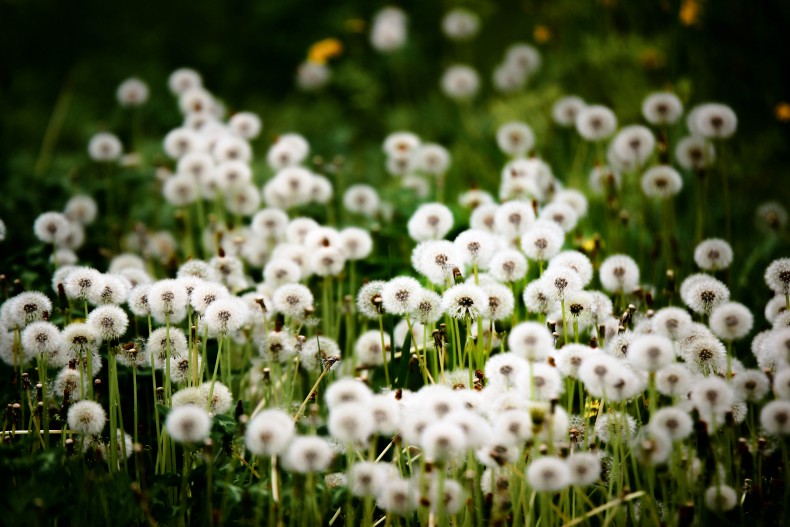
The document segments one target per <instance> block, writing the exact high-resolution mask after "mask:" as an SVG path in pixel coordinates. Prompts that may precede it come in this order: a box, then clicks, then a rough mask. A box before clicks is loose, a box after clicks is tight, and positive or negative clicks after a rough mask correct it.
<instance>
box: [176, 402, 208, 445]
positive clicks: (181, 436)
mask: <svg viewBox="0 0 790 527" xmlns="http://www.w3.org/2000/svg"><path fill="white" fill-rule="evenodd" d="M165 428H166V429H167V433H168V434H169V435H170V437H172V438H173V440H174V441H176V442H177V443H188V444H198V443H200V442H202V441H203V440H205V439H206V438H207V437H208V436H209V433H210V432H211V417H210V416H209V414H208V413H207V412H206V410H204V409H203V408H201V407H199V406H194V405H186V406H179V407H177V408H173V409H172V410H171V411H170V413H169V414H168V415H167V419H166V420H165Z"/></svg>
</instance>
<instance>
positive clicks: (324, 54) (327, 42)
mask: <svg viewBox="0 0 790 527" xmlns="http://www.w3.org/2000/svg"><path fill="white" fill-rule="evenodd" d="M342 53H343V43H342V42H340V41H339V40H338V39H336V38H325V39H324V40H319V41H318V42H316V43H315V44H313V45H312V46H310V50H309V51H308V52H307V61H308V62H312V63H313V64H326V61H327V60H329V59H331V58H334V57H337V56H340V55H341V54H342Z"/></svg>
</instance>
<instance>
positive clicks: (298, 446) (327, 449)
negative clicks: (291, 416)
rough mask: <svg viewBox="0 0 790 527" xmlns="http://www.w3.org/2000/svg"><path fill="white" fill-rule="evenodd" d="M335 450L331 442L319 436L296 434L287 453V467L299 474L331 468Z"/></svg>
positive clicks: (284, 461) (285, 462)
mask: <svg viewBox="0 0 790 527" xmlns="http://www.w3.org/2000/svg"><path fill="white" fill-rule="evenodd" d="M333 458H334V452H333V451H332V446H331V445H330V444H329V442H328V441H327V440H326V439H324V438H322V437H318V436H296V437H295V438H294V439H293V440H292V441H291V444H290V446H289V448H288V450H287V451H286V453H285V458H284V459H283V463H284V464H285V466H286V468H288V469H289V470H292V471H294V472H297V473H299V474H306V473H309V472H324V471H325V470H327V469H328V468H329V465H330V463H331V462H332V459H333Z"/></svg>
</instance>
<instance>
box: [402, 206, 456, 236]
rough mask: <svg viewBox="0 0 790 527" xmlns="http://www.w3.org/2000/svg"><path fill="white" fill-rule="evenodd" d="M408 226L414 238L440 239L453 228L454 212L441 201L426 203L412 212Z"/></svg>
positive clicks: (410, 234)
mask: <svg viewBox="0 0 790 527" xmlns="http://www.w3.org/2000/svg"><path fill="white" fill-rule="evenodd" d="M406 228H407V229H408V232H409V236H410V237H411V238H412V239H413V240H416V241H426V240H439V239H442V238H444V237H445V235H446V234H447V233H448V232H449V231H450V229H452V228H453V213H452V212H451V211H450V209H449V208H447V206H445V205H442V204H441V203H426V204H423V205H420V207H419V208H418V209H417V210H416V211H415V212H414V214H412V216H411V218H409V221H408V223H407V225H406Z"/></svg>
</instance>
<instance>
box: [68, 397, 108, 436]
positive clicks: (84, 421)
mask: <svg viewBox="0 0 790 527" xmlns="http://www.w3.org/2000/svg"><path fill="white" fill-rule="evenodd" d="M106 422H107V413H106V412H105V411H104V408H102V406H101V405H100V404H99V403H97V402H95V401H79V402H77V403H75V404H73V405H72V406H71V407H70V408H69V412H68V423H69V429H71V430H73V431H75V432H77V433H79V434H82V435H85V436H96V435H99V434H101V432H102V430H104V424H105V423H106Z"/></svg>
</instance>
